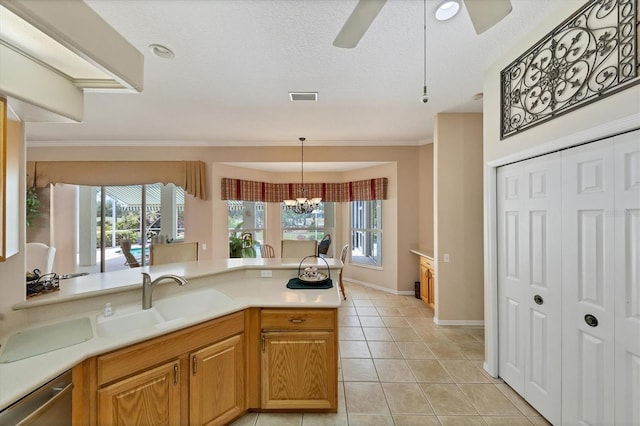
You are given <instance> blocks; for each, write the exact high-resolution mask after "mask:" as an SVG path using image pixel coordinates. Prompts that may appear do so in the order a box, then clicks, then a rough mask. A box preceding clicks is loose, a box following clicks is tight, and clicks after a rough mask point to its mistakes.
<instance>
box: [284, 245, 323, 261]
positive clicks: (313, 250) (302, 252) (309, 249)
mask: <svg viewBox="0 0 640 426" xmlns="http://www.w3.org/2000/svg"><path fill="white" fill-rule="evenodd" d="M280 249H281V250H280V257H282V258H291V259H294V258H295V259H302V258H303V257H307V256H317V254H318V241H316V240H282V242H281V243H280Z"/></svg>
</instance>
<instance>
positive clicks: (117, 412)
mask: <svg viewBox="0 0 640 426" xmlns="http://www.w3.org/2000/svg"><path fill="white" fill-rule="evenodd" d="M180 391H181V386H180V365H179V361H178V360H175V361H172V362H168V363H166V364H163V365H161V366H159V367H156V368H152V369H150V370H147V371H144V372H142V373H139V374H136V375H134V376H132V377H129V378H127V379H124V380H120V381H118V382H115V383H114V384H111V385H109V386H105V387H104V388H102V389H100V390H99V391H98V407H99V411H98V422H99V424H101V425H118V426H120V425H140V424H149V425H158V426H162V425H167V426H170V425H177V424H179V423H180Z"/></svg>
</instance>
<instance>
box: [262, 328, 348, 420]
mask: <svg viewBox="0 0 640 426" xmlns="http://www.w3.org/2000/svg"><path fill="white" fill-rule="evenodd" d="M262 339H263V352H262V408H265V409H331V410H336V409H337V380H338V377H337V374H338V372H337V358H336V357H337V350H336V349H337V348H336V342H335V333H334V332H329V331H322V332H267V333H263V335H262Z"/></svg>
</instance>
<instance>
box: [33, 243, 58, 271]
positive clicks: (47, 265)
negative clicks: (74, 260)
mask: <svg viewBox="0 0 640 426" xmlns="http://www.w3.org/2000/svg"><path fill="white" fill-rule="evenodd" d="M55 256H56V248H55V247H50V246H48V245H46V244H43V243H27V264H26V267H27V272H33V271H34V269H37V270H39V271H40V275H44V274H50V273H52V272H53V260H54V259H55Z"/></svg>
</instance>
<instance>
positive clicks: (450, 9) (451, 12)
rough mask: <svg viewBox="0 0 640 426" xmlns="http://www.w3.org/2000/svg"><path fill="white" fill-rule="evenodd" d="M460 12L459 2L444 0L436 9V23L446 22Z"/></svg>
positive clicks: (456, 0)
mask: <svg viewBox="0 0 640 426" xmlns="http://www.w3.org/2000/svg"><path fill="white" fill-rule="evenodd" d="M458 12H460V1H459V0H445V1H443V2H442V3H440V4H439V5H438V7H437V9H436V19H437V20H438V21H448V20H449V19H451V18H453V17H454V16H456V15H457V14H458Z"/></svg>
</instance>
